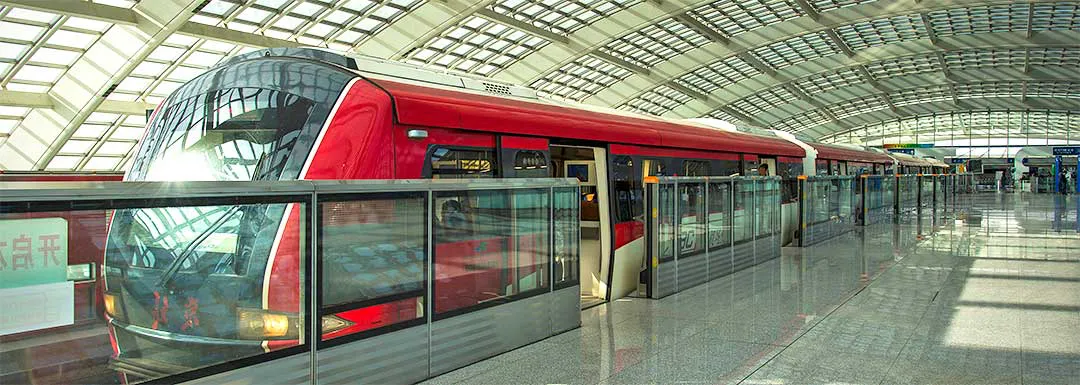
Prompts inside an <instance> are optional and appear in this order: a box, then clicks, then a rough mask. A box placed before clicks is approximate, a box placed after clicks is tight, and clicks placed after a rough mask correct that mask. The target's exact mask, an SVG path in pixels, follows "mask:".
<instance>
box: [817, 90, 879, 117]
mask: <svg viewBox="0 0 1080 385" xmlns="http://www.w3.org/2000/svg"><path fill="white" fill-rule="evenodd" d="M888 107H889V105H888V104H887V103H885V101H884V100H882V99H881V97H880V96H878V95H871V96H868V97H865V98H861V99H852V100H848V101H844V102H840V103H837V104H834V105H831V106H829V107H827V108H828V109H829V112H831V113H832V114H833V116H836V118H837V119H845V118H848V117H851V116H855V115H859V114H864V113H867V112H873V111H878V110H883V109H886V108H888Z"/></svg>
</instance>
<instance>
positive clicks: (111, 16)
mask: <svg viewBox="0 0 1080 385" xmlns="http://www.w3.org/2000/svg"><path fill="white" fill-rule="evenodd" d="M0 5H7V6H12V7H17V8H26V9H32V10H35V11H42V12H50V13H55V14H60V15H67V16H78V17H82V18H86V19H93V20H97V21H104V22H106V23H113V24H123V25H129V26H136V25H138V24H139V20H140V19H141V17H142V16H140V15H139V14H138V13H136V12H135V11H134V10H131V9H127V8H122V7H114V6H111V5H104V4H98V3H91V2H89V1H72V0H68V1H42V0H0Z"/></svg>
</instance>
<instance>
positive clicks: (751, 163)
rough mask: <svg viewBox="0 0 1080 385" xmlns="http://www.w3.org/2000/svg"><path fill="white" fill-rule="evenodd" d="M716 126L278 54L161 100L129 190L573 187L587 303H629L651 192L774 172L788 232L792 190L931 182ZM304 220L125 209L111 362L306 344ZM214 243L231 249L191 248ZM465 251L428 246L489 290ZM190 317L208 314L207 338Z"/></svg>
mask: <svg viewBox="0 0 1080 385" xmlns="http://www.w3.org/2000/svg"><path fill="white" fill-rule="evenodd" d="M713 124H714V123H711V122H704V123H703V122H695V121H678V120H672V119H664V118H658V117H653V116H646V115H639V114H633V113H628V112H623V111H617V110H612V109H604V108H597V107H591V106H585V105H580V104H574V103H567V102H562V101H557V100H551V99H547V98H543V97H539V96H537V95H536V93H535V92H534V91H532V90H530V89H527V88H523V87H518V86H514V85H508V84H504V83H501V82H497V81H492V80H488V79H480V78H473V77H467V76H459V75H455V74H449V73H442V72H437V71H432V70H428V69H424V68H419V67H414V66H409V65H402V64H397V63H389V62H383V61H378V60H371V59H363V58H357V57H350V56H345V55H341V54H337V53H332V52H327V51H323V50H318V49H306V48H288V49H269V50H263V51H258V52H252V53H248V54H244V55H240V56H237V57H234V58H231V59H228V60H227V61H225V62H223V63H222V64H220V65H218V66H216V67H214V68H212V69H210V70H209V71H207V72H206V73H204V74H202V75H200V76H199V77H197V78H195V79H193V80H191V81H190V82H188V83H187V84H185V85H184V86H182V87H180V88H179V89H177V90H176V91H175V92H174V93H173V94H172V95H171V96H169V97H168V98H167V99H166V100H165V101H164V102H163V103H162V105H161V106H160V107H159V108H158V109H156V111H155V112H154V113H153V115H152V117H151V119H150V121H149V123H148V129H147V133H146V137H145V138H144V140H143V141H142V142H141V146H140V149H139V150H138V155H137V158H136V161H135V163H134V164H133V167H132V169H131V170H130V171H129V172H128V174H127V175H126V177H125V180H127V181H144V180H157V181H166V180H167V181H177V180H213V181H227V180H320V179H333V180H341V179H417V178H519V177H577V178H579V179H580V180H581V184H582V191H583V192H584V193H586V195H587V196H586V197H584V199H583V202H582V224H583V229H582V234H583V235H582V243H581V266H580V277H579V282H580V285H581V288H582V295H583V298H584V297H594V298H596V299H598V300H606V299H615V298H619V297H622V296H625V295H627V294H628V293H630V292H632V291H634V290H635V289H636V288H637V284H638V279H639V278H638V277H639V271H640V267H641V261H642V259H643V255H644V240H643V231H644V213H643V208H642V205H643V202H642V198H643V179H644V178H645V177H647V176H651V175H686V176H695V175H697V176H704V175H724V176H726V175H733V174H744V175H745V174H751V175H756V174H757V173H758V172H759V166H760V165H768V173H769V174H771V175H780V176H781V177H783V178H784V180H785V181H787V183H788V184H789V187H788V188H787V189H786V191H785V200H784V206H785V207H786V208H785V215H787V217H786V218H785V222H790V220H789V219H794V216H793V215H792V213H793V207H794V206H795V205H793V204H791V203H792V202H793V200H794V198H795V191H794V189H793V188H791V184H792V183H794V180H795V178H796V177H797V176H799V175H805V174H809V175H815V174H858V173H863V172H869V173H874V174H892V173H894V172H900V171H904V172H911V171H914V170H911V169H901V168H900V167H905V168H906V167H919V169H918V171H919V172H926V173H929V172H934V170H932V169H930V168H929V167H930V165H929V164H927V163H926V162H925V161H923V160H920V159H916V158H911V159H900V160H899V161H898V159H897V158H894V157H890V156H888V155H886V154H884V153H878V152H872V151H865V150H860V149H855V148H847V147H842V146H836V145H825V144H820V143H807V142H805V141H800V140H797V139H795V138H794V137H791V136H790V135H785V134H775V133H770V134H766V135H759V134H754V133H746V132H738V131H737V130H728V129H718V128H716V127H714V126H713ZM459 204H460V203H459ZM466 204H467V203H466ZM436 207H439V202H436ZM443 208H444V209H445V208H447V207H445V206H444V207H443ZM450 208H451V209H454V210H461V209H463V208H462V207H450ZM465 209H467V208H465ZM253 211H254V212H253ZM299 211H300V210H297V209H296V208H295V207H294V205H292V204H278V205H274V204H271V205H265V206H264V207H260V208H259V209H257V210H252V209H245V211H244V212H243V213H241V214H242V215H241V214H238V213H237V210H236V209H235V208H230V207H206V208H202V209H198V210H195V209H180V208H177V209H133V210H120V211H118V212H117V213H116V216H115V218H114V219H113V223H112V227H111V229H110V235H109V243H108V249H107V252H106V261H105V263H106V268H105V278H106V293H105V300H106V304H107V308H108V309H109V314H108V317H109V322H110V335H111V337H112V342H113V348H114V352H115V356H116V357H115V358H116V360H115V361H116V362H117V365H118V366H119V367H121V368H122V369H125V370H128V371H131V372H137V373H138V372H142V373H160V372H173V371H175V370H177V369H178V368H183V367H195V366H200V365H203V364H207V363H213V362H220V361H222V360H226V359H229V358H231V357H238V356H244V355H249V354H254V353H258V352H263V351H268V350H274V349H279V348H283V347H288V346H291V345H294V344H296V342H297V341H298V338H299V337H298V334H299V333H298V330H297V328H298V326H297V320H298V317H299V314H300V312H301V309H302V307H303V304H302V302H301V300H300V296H301V293H302V290H301V279H300V278H299V277H300V275H299V274H298V269H300V266H301V261H300V255H301V254H300V252H299V250H300V243H301V239H300V238H301V218H300V213H299ZM446 219H447V218H442V220H446ZM785 227H786V229H785V234H786V235H790V234H791V233H793V232H794V225H793V224H790V223H788V224H785ZM250 229H256V230H250ZM258 229H270V230H269V231H261V230H258ZM207 232H211V233H213V235H214V237H216V238H218V239H217V241H216V242H215V243H216V244H223V243H225V244H230V246H229V247H226V248H218V247H209V246H206V247H198V246H196V247H192V246H191V245H192V243H198V242H202V240H204V239H206V238H207V236H206V233H207ZM229 232H232V233H233V234H232V235H231V236H227V237H226V236H221V235H220V233H229ZM470 242H476V240H475V239H473V240H469V239H464V240H460V241H457V242H456V243H446V244H438V245H436V248H437V253H438V255H439V257H440V258H441V261H444V262H441V263H448V264H454V265H458V266H461V268H462V269H465V270H468V269H473V270H478V271H475V272H472V273H475V274H479V275H482V274H486V273H487V272H493V271H499V270H501V269H505V268H507V267H504V266H500V265H499V263H498V261H497V260H494V261H484V263H470V259H472V258H482V256H480V255H477V254H476V252H475V250H477V249H479V248H478V247H472V244H471V243H470ZM391 248H393V249H394V250H398V248H397V246H394V247H391ZM365 252H372V253H374V252H377V250H376V251H370V250H369V251H365ZM480 270H482V271H480ZM398 283H400V282H398ZM344 284H345V285H347V282H346V283H344ZM389 284H395V283H388V285H389ZM440 284H441V285H445V286H446V287H445V288H442V289H445V290H442V289H440V288H439V287H436V293H437V294H436V298H434V299H433V301H434V305H435V306H434V308H435V309H436V312H446V311H452V310H454V309H468V308H469V307H470V306H473V305H476V304H478V303H480V302H483V301H484V300H485V298H484V297H485V295H491V294H485V293H489V292H498V290H497V288H487V287H483V286H482V285H476V284H475V281H470V282H467V283H460V282H445V283H439V284H437V285H440ZM210 288H214V289H210ZM438 293H443V294H441V295H440V294H438ZM417 295H419V294H417ZM191 304H198V306H197V308H196V309H197V310H196V311H197V312H199V317H200V318H198V321H199V322H198V324H197V325H193V324H192V321H191V319H190V318H191V317H190V315H191V314H190V313H191V311H192V309H191V306H190V305H191ZM418 306H420V305H418V304H417V301H416V300H415V299H414V298H411V297H409V296H408V295H405V296H401V295H398V296H395V297H392V298H386V299H385V300H383V301H380V300H373V301H366V302H364V303H362V304H358V305H356V307H354V308H348V307H345V308H343V307H340V306H338V307H333V314H330V315H328V316H326V317H324V318H323V331H324V336H338V335H343V334H351V333H361V332H364V331H367V330H370V329H373V328H377V327H379V326H380V325H386V324H390V323H395V322H398V321H399V320H401V319H408V318H410V317H416V314H417V310H418V309H417V307H418ZM185 312H187V314H185Z"/></svg>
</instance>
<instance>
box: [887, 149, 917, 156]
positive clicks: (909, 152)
mask: <svg viewBox="0 0 1080 385" xmlns="http://www.w3.org/2000/svg"><path fill="white" fill-rule="evenodd" d="M889 152H899V153H904V154H908V155H915V149H914V148H890V149H889Z"/></svg>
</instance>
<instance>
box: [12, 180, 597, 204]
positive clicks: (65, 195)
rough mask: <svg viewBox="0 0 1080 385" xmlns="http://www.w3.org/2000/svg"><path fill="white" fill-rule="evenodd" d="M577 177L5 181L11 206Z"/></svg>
mask: <svg viewBox="0 0 1080 385" xmlns="http://www.w3.org/2000/svg"><path fill="white" fill-rule="evenodd" d="M578 183H579V182H578V180H577V179H575V178H507V179H467V180H466V179H394V180H343V181H337V180H333V181H332V180H298V181H221V182H208V181H185V182H4V183H0V195H3V196H4V201H5V204H7V203H10V202H42V201H86V200H102V199H125V200H126V199H167V198H215V197H259V196H274V195H294V194H311V193H324V194H329V193H335V194H336V193H370V192H394V191H406V190H411V191H415V190H425V191H448V190H461V189H470V190H490V189H505V188H528V187H535V188H546V187H568V186H577V185H578Z"/></svg>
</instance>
